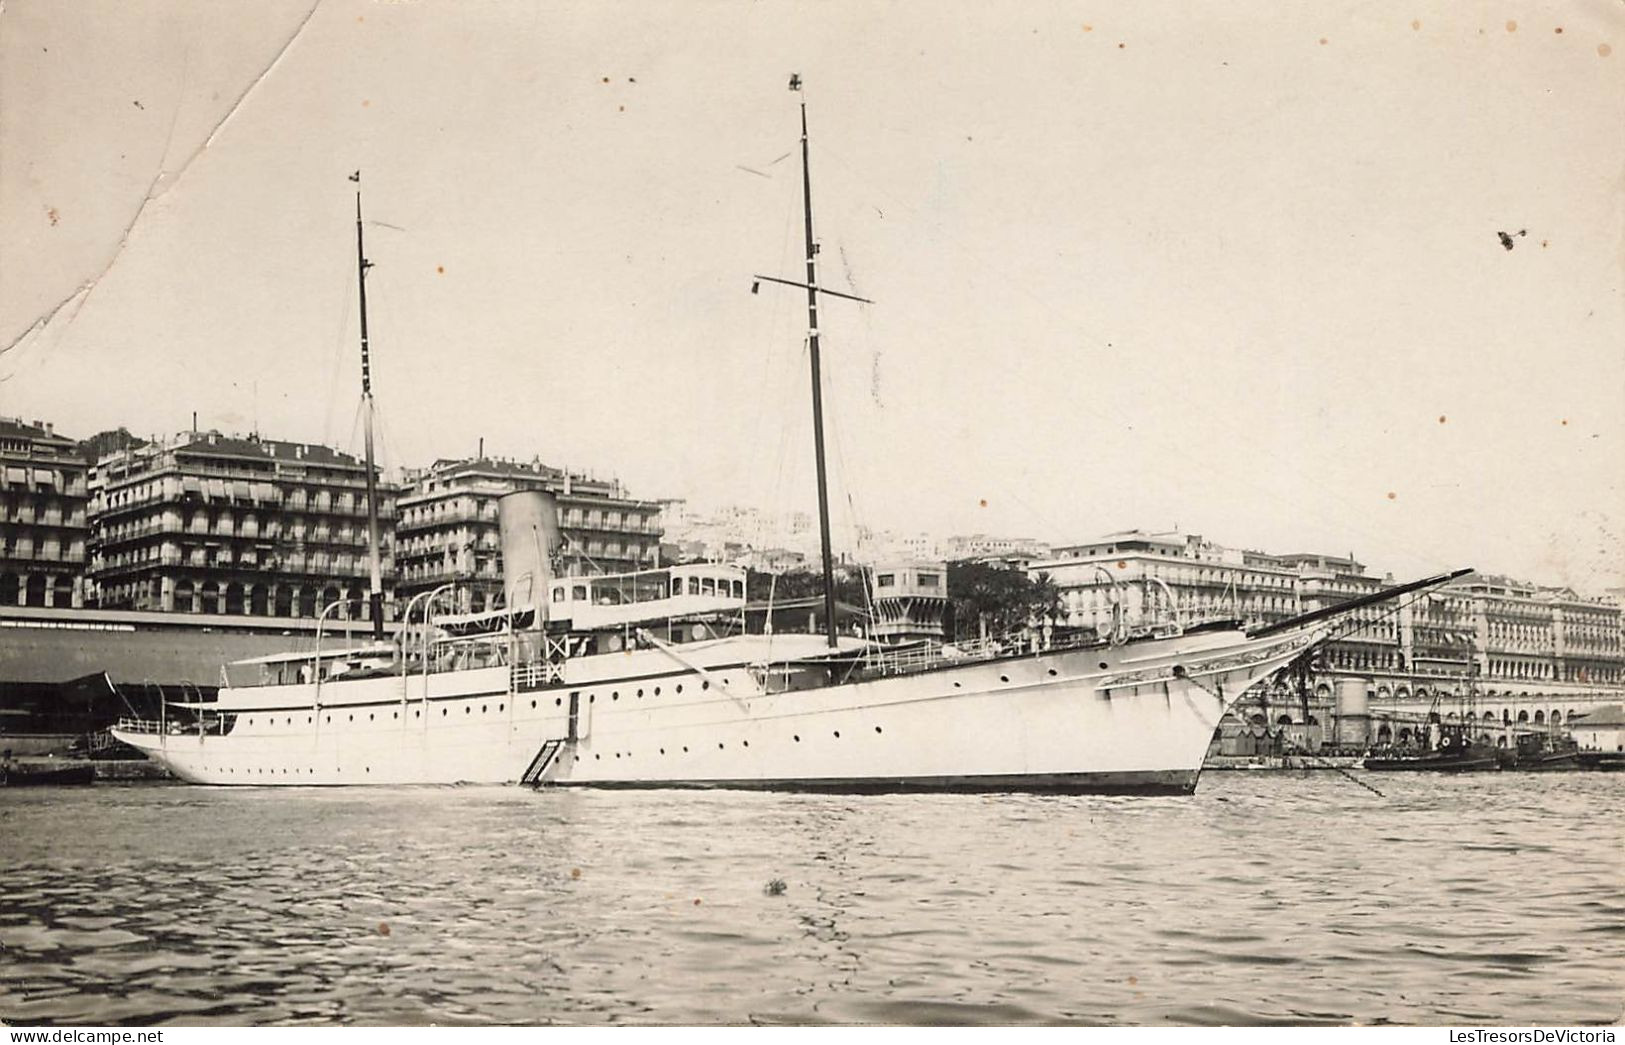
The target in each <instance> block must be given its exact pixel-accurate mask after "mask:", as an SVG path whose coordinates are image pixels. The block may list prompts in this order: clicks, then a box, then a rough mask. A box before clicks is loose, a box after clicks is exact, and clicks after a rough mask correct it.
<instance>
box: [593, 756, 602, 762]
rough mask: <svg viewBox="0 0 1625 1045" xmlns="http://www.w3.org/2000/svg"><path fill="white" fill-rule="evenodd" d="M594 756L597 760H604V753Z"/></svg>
mask: <svg viewBox="0 0 1625 1045" xmlns="http://www.w3.org/2000/svg"><path fill="white" fill-rule="evenodd" d="M592 757H593V759H594V760H595V761H602V760H603V757H604V756H603V755H594V756H592Z"/></svg>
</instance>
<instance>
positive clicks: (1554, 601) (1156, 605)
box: [1030, 531, 1625, 753]
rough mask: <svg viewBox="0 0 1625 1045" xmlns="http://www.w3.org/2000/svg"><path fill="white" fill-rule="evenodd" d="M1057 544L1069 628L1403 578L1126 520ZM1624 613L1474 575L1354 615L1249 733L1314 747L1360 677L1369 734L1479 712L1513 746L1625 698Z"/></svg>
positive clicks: (1407, 735) (1383, 739)
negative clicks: (1121, 527) (1139, 526)
mask: <svg viewBox="0 0 1625 1045" xmlns="http://www.w3.org/2000/svg"><path fill="white" fill-rule="evenodd" d="M1056 552H1057V555H1058V556H1059V557H1058V558H1055V559H1050V560H1047V561H1043V562H1035V563H1033V564H1032V566H1031V567H1030V572H1032V573H1034V574H1037V573H1047V574H1048V575H1049V576H1050V578H1051V579H1052V580H1053V581H1054V582H1055V584H1056V586H1057V587H1058V588H1059V589H1060V593H1061V599H1062V607H1063V612H1064V613H1065V614H1066V617H1065V622H1066V623H1068V624H1072V625H1076V626H1084V627H1094V628H1096V629H1097V630H1101V631H1102V633H1105V632H1106V631H1107V629H1109V628H1110V627H1111V624H1112V620H1113V612H1114V611H1113V606H1114V605H1120V606H1122V607H1123V609H1122V611H1121V612H1122V613H1123V614H1124V616H1125V617H1126V618H1127V620H1128V621H1129V622H1130V623H1131V624H1133V625H1144V624H1147V623H1150V622H1151V621H1153V620H1155V619H1158V618H1165V617H1167V616H1168V614H1169V606H1170V604H1172V605H1173V606H1174V607H1175V611H1176V613H1177V617H1178V619H1179V621H1180V622H1181V623H1183V624H1186V625H1189V624H1192V623H1196V622H1199V621H1203V620H1213V619H1218V618H1226V617H1228V618H1236V619H1239V620H1242V621H1243V622H1245V623H1247V624H1259V623H1269V622H1272V621H1275V620H1280V619H1283V618H1286V617H1290V616H1295V615H1297V614H1300V613H1309V612H1312V611H1314V610H1318V609H1323V608H1325V607H1328V606H1333V605H1338V604H1340V603H1344V602H1347V601H1349V600H1351V599H1354V598H1358V597H1359V596H1361V595H1367V594H1370V593H1372V592H1375V591H1378V590H1380V589H1382V588H1383V587H1385V586H1388V585H1391V584H1393V583H1394V581H1393V579H1392V578H1389V577H1383V578H1379V577H1375V576H1372V575H1370V574H1368V573H1367V572H1366V567H1365V566H1364V565H1362V564H1361V563H1359V562H1358V561H1356V560H1355V559H1354V558H1353V557H1352V556H1339V555H1324V554H1318V553H1300V554H1288V555H1270V554H1266V553H1263V552H1253V551H1244V550H1240V549H1232V548H1225V547H1222V546H1220V545H1216V544H1213V543H1211V542H1208V541H1204V540H1202V539H1201V538H1200V537H1195V536H1191V535H1184V534H1176V533H1168V534H1147V533H1142V532H1140V531H1127V532H1124V533H1118V534H1113V535H1111V536H1109V537H1104V538H1101V539H1100V540H1098V541H1093V542H1090V543H1088V544H1082V545H1074V546H1070V547H1063V548H1058V549H1056ZM1170 595H1171V596H1172V598H1171V599H1170V597H1169V596H1170ZM1621 623H1622V613H1621V607H1620V605H1619V603H1618V602H1616V601H1614V600H1612V599H1606V598H1597V599H1591V598H1584V597H1582V596H1579V595H1577V594H1576V593H1575V592H1573V591H1571V590H1569V589H1567V588H1551V587H1542V586H1540V585H1535V584H1529V583H1524V582H1519V581H1513V580H1509V579H1507V578H1504V577H1491V576H1483V575H1470V576H1468V577H1464V578H1462V579H1461V580H1459V581H1456V582H1455V583H1453V584H1450V585H1448V586H1446V587H1444V588H1441V589H1439V590H1437V591H1434V592H1431V593H1428V594H1426V595H1422V596H1419V597H1414V598H1407V599H1403V600H1399V601H1397V602H1390V603H1385V604H1380V605H1376V606H1368V607H1365V608H1363V609H1360V610H1357V611H1355V613H1354V614H1352V615H1351V617H1350V618H1349V620H1348V623H1347V626H1346V627H1345V628H1344V629H1343V630H1341V631H1340V633H1339V634H1338V635H1337V636H1336V637H1335V638H1334V639H1333V640H1332V641H1331V642H1329V643H1327V644H1326V645H1325V646H1323V647H1322V648H1321V649H1320V650H1319V651H1318V653H1317V654H1316V656H1315V657H1314V658H1313V660H1312V662H1311V664H1310V670H1309V671H1308V672H1307V673H1305V674H1304V675H1303V676H1302V677H1301V678H1294V677H1290V676H1288V675H1286V674H1283V675H1279V676H1277V677H1276V678H1275V679H1274V680H1272V681H1271V682H1270V684H1268V685H1263V686H1260V687H1258V688H1256V689H1255V690H1254V691H1253V692H1251V693H1249V694H1248V695H1247V697H1246V698H1244V700H1243V701H1242V704H1241V705H1240V706H1239V707H1238V709H1237V712H1238V714H1239V716H1240V718H1241V719H1244V720H1245V722H1246V725H1247V726H1249V727H1250V728H1256V729H1262V730H1264V731H1265V732H1266V733H1268V734H1269V735H1271V736H1280V737H1283V738H1284V739H1285V741H1287V742H1288V744H1289V745H1297V746H1307V747H1311V748H1315V747H1318V746H1319V745H1320V744H1321V743H1322V742H1323V741H1326V740H1328V739H1329V738H1330V737H1331V736H1333V735H1334V733H1336V732H1337V731H1338V730H1337V719H1338V717H1339V714H1340V712H1339V708H1338V703H1337V702H1338V694H1339V692H1340V689H1341V690H1342V691H1344V696H1345V697H1347V688H1348V687H1346V686H1343V683H1344V682H1345V681H1350V682H1353V683H1355V684H1357V686H1359V687H1363V691H1364V693H1365V696H1366V700H1365V701H1364V702H1363V704H1362V708H1363V710H1362V714H1365V713H1369V725H1370V735H1369V736H1368V737H1367V740H1368V741H1369V742H1371V743H1376V744H1382V743H1403V742H1406V741H1408V740H1410V739H1411V738H1413V737H1415V736H1416V734H1417V733H1418V732H1419V730H1420V727H1421V726H1423V725H1425V724H1428V723H1430V722H1457V721H1462V722H1465V721H1467V720H1469V719H1470V720H1471V721H1472V722H1473V723H1474V724H1475V725H1476V727H1477V728H1476V730H1475V733H1476V738H1477V739H1481V740H1485V741H1487V742H1489V743H1494V744H1500V745H1505V744H1510V743H1512V742H1513V741H1512V737H1513V735H1515V734H1516V733H1518V732H1520V731H1527V730H1532V729H1544V728H1549V727H1552V726H1561V725H1562V724H1563V723H1565V722H1566V721H1568V719H1569V718H1571V717H1572V716H1574V715H1576V714H1582V713H1584V712H1586V711H1588V710H1591V709H1594V708H1597V707H1601V706H1603V705H1605V704H1609V703H1618V702H1619V701H1620V700H1621V698H1622V696H1625V651H1622V638H1625V636H1622V630H1621ZM1227 753H1229V752H1227Z"/></svg>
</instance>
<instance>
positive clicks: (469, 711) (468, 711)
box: [463, 704, 474, 715]
mask: <svg viewBox="0 0 1625 1045" xmlns="http://www.w3.org/2000/svg"><path fill="white" fill-rule="evenodd" d="M473 713H474V709H473V708H471V707H469V706H468V705H466V704H465V705H463V714H465V715H472V714H473Z"/></svg>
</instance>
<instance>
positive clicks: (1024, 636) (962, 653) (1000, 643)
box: [864, 631, 1099, 675]
mask: <svg viewBox="0 0 1625 1045" xmlns="http://www.w3.org/2000/svg"><path fill="white" fill-rule="evenodd" d="M1098 644H1099V640H1097V639H1095V638H1094V637H1093V636H1088V635H1078V636H1071V637H1068V638H1066V639H1058V640H1049V641H1046V640H1045V639H1044V637H1043V634H1042V633H1041V632H1036V631H1034V632H1016V633H1013V634H1009V635H989V636H987V637H985V638H979V639H969V640H966V641H964V642H952V643H944V644H941V645H938V644H935V643H932V644H930V645H925V646H910V647H906V648H903V649H899V650H887V649H885V648H877V649H871V650H870V651H869V652H868V653H866V654H865V659H864V667H865V669H866V670H867V671H868V672H870V673H872V674H878V675H907V674H912V673H914V672H919V671H930V670H932V669H935V668H942V667H950V666H952V665H955V664H970V663H975V662H976V661H984V660H995V659H998V658H1000V657H1016V656H1022V655H1024V654H1026V655H1031V654H1038V653H1054V652H1059V651H1061V650H1069V649H1079V648H1082V647H1085V646H1094V645H1098Z"/></svg>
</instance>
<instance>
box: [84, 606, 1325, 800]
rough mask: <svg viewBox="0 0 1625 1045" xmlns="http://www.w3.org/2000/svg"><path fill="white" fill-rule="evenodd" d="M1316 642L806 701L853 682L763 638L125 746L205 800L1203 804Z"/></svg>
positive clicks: (935, 672)
mask: <svg viewBox="0 0 1625 1045" xmlns="http://www.w3.org/2000/svg"><path fill="white" fill-rule="evenodd" d="M1315 637H1316V636H1315V634H1313V633H1311V632H1309V631H1307V630H1306V631H1303V632H1300V633H1292V634H1286V635H1279V636H1274V637H1271V638H1270V639H1268V640H1251V639H1248V638H1247V637H1246V636H1244V635H1242V634H1241V633H1240V632H1219V633H1212V632H1209V633H1202V634H1192V635H1188V636H1177V637H1172V638H1165V639H1148V640H1143V641H1137V642H1131V643H1128V644H1125V645H1122V646H1114V647H1086V648H1081V649H1071V650H1064V651H1056V652H1046V651H1040V652H1028V653H1025V654H1022V655H1020V656H1006V657H1000V658H996V659H990V660H976V661H973V662H970V663H942V664H940V665H939V666H937V667H935V668H934V669H932V670H926V671H913V672H910V673H904V674H896V675H882V676H879V677H870V678H867V679H866V680H864V681H859V682H850V683H846V684H824V683H818V684H810V685H803V684H798V683H796V682H794V681H792V680H791V676H792V675H795V674H797V673H800V676H801V680H802V683H804V682H805V677H806V675H807V674H808V673H809V672H810V673H813V674H822V673H823V672H824V671H826V670H833V671H835V672H836V673H837V674H838V673H839V671H840V670H841V669H840V668H831V669H826V668H820V667H817V666H816V665H814V666H812V667H809V666H808V664H809V662H808V661H807V660H806V659H799V660H798V659H796V658H794V657H791V656H788V655H787V651H786V644H787V643H789V641H790V637H781V638H779V639H778V640H764V639H762V638H760V637H747V638H744V639H732V640H721V641H719V642H716V643H711V644H700V645H698V646H685V647H682V648H681V649H680V650H678V651H676V652H675V653H674V652H673V651H670V650H664V651H663V650H637V651H631V652H625V653H621V654H616V655H613V656H601V657H587V658H581V659H580V660H579V661H572V662H570V663H569V664H568V665H566V666H565V670H564V673H563V677H562V678H558V679H554V680H552V681H551V682H549V683H548V684H546V685H536V686H530V687H527V686H526V684H525V680H524V678H522V677H520V675H519V673H517V672H510V671H509V669H507V668H486V669H479V670H474V671H464V672H453V673H445V674H437V675H430V676H428V677H427V678H426V679H425V678H422V677H418V676H412V675H406V676H402V677H399V678H378V679H364V680H356V681H351V682H339V683H328V684H327V685H325V686H324V687H323V689H322V692H321V694H320V695H317V694H314V693H313V692H311V690H312V687H309V686H279V687H260V688H255V689H246V690H223V691H222V692H221V697H220V702H219V709H218V710H219V711H220V712H222V713H223V715H222V717H221V718H219V719H217V720H216V721H218V722H219V723H220V729H221V733H219V734H214V733H210V732H208V731H205V732H203V733H201V734H198V733H189V734H184V735H174V734H167V733H161V732H160V733H156V734H154V733H143V732H139V731H128V730H115V734H116V735H118V736H119V738H120V739H121V740H124V741H126V742H127V743H130V744H132V745H134V746H136V747H139V748H141V749H142V750H144V751H145V752H147V753H148V754H149V755H150V756H151V757H154V758H156V759H158V760H160V761H162V762H163V763H164V764H165V765H167V766H168V767H169V768H170V770H171V771H172V772H174V773H175V775H176V776H178V777H179V778H180V779H182V780H185V781H189V782H193V783H205V784H224V785H249V786H255V785H267V786H323V785H356V784H365V785H390V784H394V785H401V784H447V783H457V782H470V783H512V782H517V781H520V780H526V781H527V782H534V783H538V784H545V785H554V786H559V787H601V788H704V789H718V788H732V789H751V790H785V791H822V792H843V793H888V792H935V791H972V792H993V791H1029V792H1050V793H1068V794H1077V793H1100V794H1188V793H1190V792H1191V791H1192V790H1194V788H1195V786H1196V781H1197V777H1198V774H1199V771H1200V767H1201V762H1202V758H1203V756H1204V754H1205V753H1206V750H1207V747H1208V743H1209V740H1210V738H1211V736H1212V733H1213V730H1214V728H1215V727H1216V725H1217V723H1218V720H1219V717H1220V715H1221V714H1222V713H1223V712H1224V710H1225V709H1226V707H1227V706H1228V705H1229V704H1230V703H1232V702H1233V701H1234V700H1235V699H1236V698H1238V697H1240V696H1241V694H1242V693H1243V692H1244V691H1245V690H1246V689H1247V687H1248V686H1250V685H1251V684H1252V683H1254V682H1256V681H1258V680H1259V679H1261V678H1263V677H1265V676H1267V675H1268V674H1270V673H1271V672H1273V671H1274V670H1276V669H1277V668H1279V667H1281V666H1282V665H1284V664H1285V663H1286V662H1287V661H1289V660H1290V659H1291V658H1292V657H1294V656H1297V655H1298V654H1299V653H1300V652H1302V650H1304V649H1305V648H1307V646H1308V645H1310V644H1311V643H1312V641H1313V640H1314V639H1315ZM797 638H803V637H797ZM773 641H776V642H777V644H778V645H777V649H776V650H774V651H772V652H774V653H776V654H777V656H778V659H777V661H775V660H772V659H769V658H768V657H766V656H764V655H763V654H764V653H765V652H766V651H765V650H764V648H763V646H762V644H763V643H764V642H773ZM792 652H793V651H792ZM807 652H809V653H816V652H822V651H821V649H820V647H818V646H817V645H811V646H809V647H808V650H807ZM767 664H772V665H773V666H772V667H771V668H767V669H764V668H763V665H767ZM787 664H789V665H797V666H796V667H793V668H792V667H788V666H787ZM776 686H784V687H787V688H782V689H776V688H775V687H776ZM228 724H229V729H228V728H227V726H228Z"/></svg>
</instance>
